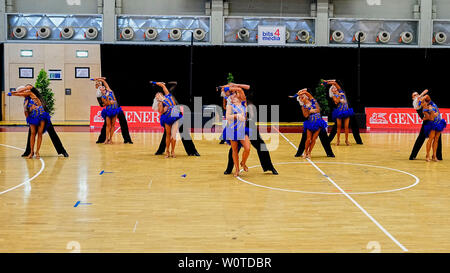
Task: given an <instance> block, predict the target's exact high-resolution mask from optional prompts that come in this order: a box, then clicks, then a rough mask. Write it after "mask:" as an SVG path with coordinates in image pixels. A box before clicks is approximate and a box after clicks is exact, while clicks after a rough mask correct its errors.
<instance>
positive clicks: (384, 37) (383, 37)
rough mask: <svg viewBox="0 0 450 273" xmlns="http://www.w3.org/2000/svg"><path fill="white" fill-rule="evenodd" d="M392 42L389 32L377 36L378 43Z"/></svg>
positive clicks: (381, 32) (382, 32)
mask: <svg viewBox="0 0 450 273" xmlns="http://www.w3.org/2000/svg"><path fill="white" fill-rule="evenodd" d="M389 40H391V34H390V33H389V32H387V31H380V32H379V33H378V35H377V42H378V43H383V44H385V43H387V42H389Z"/></svg>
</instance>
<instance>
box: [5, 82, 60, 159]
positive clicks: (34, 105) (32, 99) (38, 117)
mask: <svg viewBox="0 0 450 273" xmlns="http://www.w3.org/2000/svg"><path fill="white" fill-rule="evenodd" d="M8 96H21V97H25V101H24V109H25V116H26V120H27V123H28V125H29V126H30V130H31V135H30V148H31V152H30V154H29V155H28V156H27V158H33V156H34V155H36V158H37V159H39V158H40V155H39V150H40V149H41V144H42V134H43V133H45V131H46V127H47V126H48V124H49V123H50V118H51V117H50V115H49V114H48V113H47V112H46V111H45V109H44V105H43V104H44V101H43V99H42V96H41V94H40V93H39V91H38V90H37V89H36V88H34V87H33V86H32V85H30V84H28V85H26V86H23V87H19V88H17V90H16V91H13V92H10V93H9V94H8ZM36 134H37V145H36V153H35V152H34V144H35V140H36Z"/></svg>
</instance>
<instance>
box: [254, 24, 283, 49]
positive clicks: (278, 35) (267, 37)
mask: <svg viewBox="0 0 450 273" xmlns="http://www.w3.org/2000/svg"><path fill="white" fill-rule="evenodd" d="M285 44H286V27H285V26H258V45H285Z"/></svg>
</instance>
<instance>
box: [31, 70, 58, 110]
mask: <svg viewBox="0 0 450 273" xmlns="http://www.w3.org/2000/svg"><path fill="white" fill-rule="evenodd" d="M49 85H50V79H49V78H48V75H47V72H45V70H44V69H41V71H39V75H38V76H37V79H36V83H35V85H34V86H35V87H36V88H37V89H38V90H39V92H40V93H41V95H42V98H43V100H44V104H45V106H46V108H47V111H48V113H49V114H50V116H53V114H54V113H55V98H54V97H53V96H54V94H53V91H52V89H51V88H49V87H48V86H49Z"/></svg>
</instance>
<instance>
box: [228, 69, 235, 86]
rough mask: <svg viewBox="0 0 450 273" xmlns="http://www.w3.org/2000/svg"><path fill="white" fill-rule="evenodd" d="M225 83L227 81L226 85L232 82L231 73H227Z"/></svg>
mask: <svg viewBox="0 0 450 273" xmlns="http://www.w3.org/2000/svg"><path fill="white" fill-rule="evenodd" d="M227 81H228V83H230V82H234V77H233V74H231V72H229V73H228V76H227Z"/></svg>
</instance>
